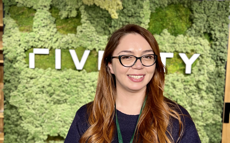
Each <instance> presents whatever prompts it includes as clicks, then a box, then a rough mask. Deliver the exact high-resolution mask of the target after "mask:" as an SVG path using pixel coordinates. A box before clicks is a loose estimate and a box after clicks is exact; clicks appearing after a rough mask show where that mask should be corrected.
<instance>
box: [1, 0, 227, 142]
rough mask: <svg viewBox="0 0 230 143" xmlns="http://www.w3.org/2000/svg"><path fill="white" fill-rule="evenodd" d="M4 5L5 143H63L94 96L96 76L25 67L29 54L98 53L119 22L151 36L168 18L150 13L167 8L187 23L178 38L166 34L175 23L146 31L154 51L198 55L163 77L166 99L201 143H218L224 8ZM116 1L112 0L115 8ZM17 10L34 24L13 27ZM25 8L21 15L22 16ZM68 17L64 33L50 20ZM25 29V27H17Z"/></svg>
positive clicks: (168, 2) (187, 1)
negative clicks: (181, 111)
mask: <svg viewBox="0 0 230 143" xmlns="http://www.w3.org/2000/svg"><path fill="white" fill-rule="evenodd" d="M3 2H4V6H5V7H4V11H5V18H4V23H5V29H4V35H3V41H4V45H3V46H4V56H5V61H4V83H5V85H4V95H5V111H4V116H5V119H4V132H5V141H4V142H6V143H16V142H20V143H34V142H35V143H43V142H50V143H51V142H63V139H64V138H65V137H66V134H67V132H68V129H69V127H70V124H71V122H72V120H73V117H74V115H75V113H76V111H77V110H78V108H79V107H81V106H82V105H84V104H85V103H87V102H90V101H92V100H93V98H94V94H95V89H96V82H97V75H98V71H93V72H87V71H86V70H83V71H77V70H74V69H62V70H55V69H53V68H51V67H50V68H45V69H43V68H42V67H41V68H35V69H30V68H29V65H28V62H26V60H25V59H28V56H26V55H28V54H27V51H28V50H29V49H31V48H48V49H50V50H53V49H63V50H64V49H65V50H68V49H75V50H78V49H80V48H82V47H83V48H85V49H88V50H94V51H98V50H103V49H104V48H105V45H106V43H107V38H108V36H109V35H110V34H111V33H112V32H113V31H114V30H116V29H117V28H119V27H121V26H123V25H125V24H128V23H134V24H138V25H141V26H142V27H145V28H147V29H149V30H150V31H151V29H150V28H151V27H153V25H159V23H162V21H166V22H167V20H165V19H164V18H167V16H166V17H157V16H158V15H154V14H155V13H156V12H158V13H159V12H160V14H162V15H163V13H164V12H165V11H166V12H167V9H170V7H176V8H178V9H180V10H182V11H183V12H184V13H185V15H184V17H185V18H186V19H188V20H189V21H187V23H188V24H187V26H185V27H186V28H185V29H184V30H183V32H182V33H180V32H179V33H178V32H172V31H177V30H178V29H177V27H176V26H177V25H179V24H180V23H179V22H181V21H180V18H179V20H178V21H175V23H174V24H173V25H175V26H171V27H170V26H169V27H163V28H162V30H161V31H158V33H157V32H154V31H151V32H152V34H154V36H155V38H156V39H157V41H158V43H159V47H160V50H161V52H173V53H188V54H189V53H190V54H191V53H199V54H201V55H200V57H199V58H198V60H197V62H196V64H195V66H193V68H192V74H191V75H184V74H183V73H181V72H174V73H173V72H169V73H170V74H167V75H166V87H165V96H167V97H169V98H171V99H172V100H175V101H177V102H178V103H179V104H181V105H182V106H183V107H185V108H186V109H187V110H188V111H189V113H190V114H191V116H192V118H193V120H194V122H195V124H196V127H197V129H198V132H199V136H200V138H201V140H202V143H216V142H220V140H221V128H222V119H221V113H222V109H223V96H224V81H225V63H226V57H227V37H228V23H229V21H228V16H229V14H230V13H229V3H228V2H224V1H220V2H218V1H208V2H207V1H203V2H199V1H192V0H183V1H181V0H144V1H142V0H125V1H122V3H121V5H120V7H118V8H117V9H114V7H112V8H111V9H108V7H106V6H103V4H101V3H99V4H98V1H96V0H95V1H86V0H85V1H81V0H74V1H72V0H65V1H61V0H52V1H51V0H34V1H30V0H10V1H9V0H3ZM119 2H120V1H115V4H117V3H118V4H119ZM94 4H96V5H94ZM97 5H98V6H97ZM53 8H55V9H58V10H59V11H58V15H59V17H58V16H57V15H56V16H54V15H53V14H52V9H53ZM121 8H122V9H121ZM16 9H24V10H25V9H28V11H31V13H32V14H31V15H30V14H27V15H28V16H27V17H29V18H31V17H32V18H33V20H32V21H29V22H25V23H23V22H22V23H20V20H21V19H22V18H19V19H17V17H19V16H16V17H14V15H13V12H14V11H15V10H16ZM161 9H163V10H162V11H161ZM24 10H21V11H22V15H24V14H23V13H25V12H24ZM170 10H171V9H170ZM16 11H17V10H16ZM114 12H115V13H114ZM177 13H181V12H177V11H175V14H174V16H178V15H177ZM160 14H159V16H160ZM116 16H117V17H116ZM179 16H181V15H179ZM181 17H182V19H183V18H184V17H183V16H181ZM71 18H73V20H74V18H75V20H80V23H78V24H76V25H77V27H76V29H75V28H73V29H74V30H72V31H71V32H66V31H67V30H63V29H62V30H63V31H64V32H61V31H60V29H59V28H58V22H57V21H58V20H61V19H63V20H66V21H68V20H69V21H71ZM23 19H26V17H23ZM159 19H160V20H159ZM175 19H176V18H175ZM73 20H72V21H73ZM185 21H186V20H185ZM28 23H30V24H28ZM64 23H65V22H64ZM163 24H165V22H163ZM169 24H170V23H169ZM28 25H30V26H31V27H32V28H30V29H29V30H28V29H26V28H23V26H24V27H26V26H28ZM63 25H65V24H63ZM166 25H167V24H166ZM66 26H68V24H66ZM165 28H166V29H165ZM179 31H180V30H179ZM182 34H183V35H182ZM207 39H208V40H207ZM35 66H36V65H35ZM52 137H57V138H58V139H59V141H55V139H53V138H52Z"/></svg>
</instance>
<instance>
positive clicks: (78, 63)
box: [69, 50, 90, 70]
mask: <svg viewBox="0 0 230 143" xmlns="http://www.w3.org/2000/svg"><path fill="white" fill-rule="evenodd" d="M69 52H70V54H71V57H72V59H73V62H74V64H75V67H76V69H77V70H82V69H83V67H84V65H85V62H86V60H87V58H88V56H89V53H90V50H85V52H84V54H83V56H82V58H81V61H80V62H79V60H78V57H77V54H76V52H75V50H69Z"/></svg>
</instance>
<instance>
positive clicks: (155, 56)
mask: <svg viewBox="0 0 230 143" xmlns="http://www.w3.org/2000/svg"><path fill="white" fill-rule="evenodd" d="M148 55H153V56H154V59H155V62H154V63H153V64H152V65H154V64H155V63H156V61H157V55H155V54H147V55H143V56H148ZM122 56H133V57H135V58H136V60H135V62H134V63H133V64H132V65H131V66H125V65H123V64H122V62H121V57H122ZM143 56H141V57H136V56H134V55H119V56H112V57H111V60H112V59H113V58H118V59H119V62H120V63H121V65H122V66H124V67H132V66H133V65H135V63H136V62H137V60H138V59H140V61H141V58H142V57H143ZM141 64H142V65H143V66H145V67H150V66H152V65H148V66H146V65H144V64H143V63H142V61H141Z"/></svg>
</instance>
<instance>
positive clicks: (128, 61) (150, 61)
mask: <svg viewBox="0 0 230 143" xmlns="http://www.w3.org/2000/svg"><path fill="white" fill-rule="evenodd" d="M113 58H118V59H119V61H120V63H121V65H122V66H124V67H132V66H133V65H134V64H135V63H136V62H137V60H138V59H140V61H141V64H142V65H143V66H146V67H150V66H152V65H154V64H155V63H156V61H157V55H155V54H149V55H143V56H141V57H136V56H133V55H120V56H113V57H111V59H113Z"/></svg>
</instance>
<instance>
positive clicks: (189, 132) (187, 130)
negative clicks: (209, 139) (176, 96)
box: [169, 101, 200, 143]
mask: <svg viewBox="0 0 230 143" xmlns="http://www.w3.org/2000/svg"><path fill="white" fill-rule="evenodd" d="M169 107H170V108H172V109H173V110H174V111H176V112H177V113H178V114H179V115H180V119H181V122H182V135H181V137H180V140H181V142H182V143H183V142H186V143H192V142H197V143H199V142H200V138H199V135H198V132H197V129H196V126H195V124H194V122H193V120H192V117H191V116H190V114H189V112H188V111H187V110H186V109H185V108H184V107H183V106H181V105H179V104H177V103H175V102H173V101H170V103H169ZM171 125H172V126H171V127H172V130H171V131H172V132H171V133H172V136H173V138H174V141H176V140H177V139H178V138H179V136H178V133H179V132H180V124H179V121H178V119H175V118H171Z"/></svg>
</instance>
